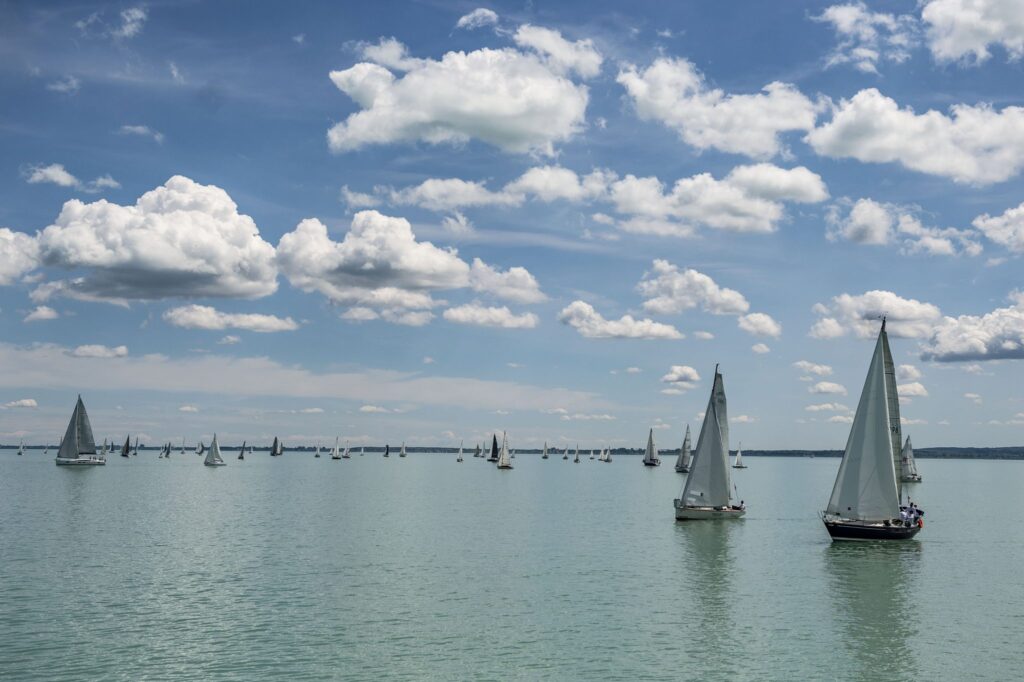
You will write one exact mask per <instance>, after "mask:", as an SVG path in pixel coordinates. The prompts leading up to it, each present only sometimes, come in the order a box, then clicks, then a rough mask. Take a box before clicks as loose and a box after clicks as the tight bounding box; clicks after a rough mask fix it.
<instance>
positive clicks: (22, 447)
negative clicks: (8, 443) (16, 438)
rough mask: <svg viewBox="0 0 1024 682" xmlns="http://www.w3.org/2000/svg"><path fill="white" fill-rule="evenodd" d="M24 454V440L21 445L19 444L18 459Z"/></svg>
mask: <svg viewBox="0 0 1024 682" xmlns="http://www.w3.org/2000/svg"><path fill="white" fill-rule="evenodd" d="M24 454H25V441H24V440H23V441H21V442H20V443H18V457H21V456H22V455H24Z"/></svg>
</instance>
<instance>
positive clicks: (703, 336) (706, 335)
mask: <svg viewBox="0 0 1024 682" xmlns="http://www.w3.org/2000/svg"><path fill="white" fill-rule="evenodd" d="M693 338H695V339H700V340H701V341H710V340H711V339H713V338H715V335H714V334H712V333H711V332H701V331H697V332H694V333H693Z"/></svg>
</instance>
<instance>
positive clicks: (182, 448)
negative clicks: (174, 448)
mask: <svg viewBox="0 0 1024 682" xmlns="http://www.w3.org/2000/svg"><path fill="white" fill-rule="evenodd" d="M181 454H183V455H184V454H185V436H182V437H181Z"/></svg>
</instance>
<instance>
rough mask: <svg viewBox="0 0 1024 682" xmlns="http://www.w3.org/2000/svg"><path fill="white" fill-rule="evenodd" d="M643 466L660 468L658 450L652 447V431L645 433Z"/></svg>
mask: <svg viewBox="0 0 1024 682" xmlns="http://www.w3.org/2000/svg"><path fill="white" fill-rule="evenodd" d="M644 466H645V467H657V466H661V459H659V458H658V448H657V447H655V445H654V429H653V428H652V429H650V430H649V431H648V432H647V449H646V450H644Z"/></svg>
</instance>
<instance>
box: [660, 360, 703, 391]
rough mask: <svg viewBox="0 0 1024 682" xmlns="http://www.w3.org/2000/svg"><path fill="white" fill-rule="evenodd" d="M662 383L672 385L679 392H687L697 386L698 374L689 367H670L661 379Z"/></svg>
mask: <svg viewBox="0 0 1024 682" xmlns="http://www.w3.org/2000/svg"><path fill="white" fill-rule="evenodd" d="M661 381H662V383H666V384H673V385H674V386H675V388H676V389H677V390H679V391H688V390H690V389H692V388H695V387H696V386H697V382H698V381H700V374H698V373H697V370H695V369H694V368H693V367H690V366H689V365H672V366H671V367H669V368H668V373H667V374H665V375H664V376H662V377H661Z"/></svg>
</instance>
